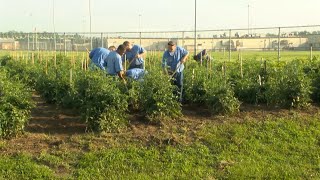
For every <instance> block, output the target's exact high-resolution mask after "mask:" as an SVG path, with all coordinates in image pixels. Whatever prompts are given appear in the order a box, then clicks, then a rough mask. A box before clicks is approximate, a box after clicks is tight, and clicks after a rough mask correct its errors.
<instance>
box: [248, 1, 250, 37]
mask: <svg viewBox="0 0 320 180" xmlns="http://www.w3.org/2000/svg"><path fill="white" fill-rule="evenodd" d="M249 34H250V5H249V4H248V36H249Z"/></svg>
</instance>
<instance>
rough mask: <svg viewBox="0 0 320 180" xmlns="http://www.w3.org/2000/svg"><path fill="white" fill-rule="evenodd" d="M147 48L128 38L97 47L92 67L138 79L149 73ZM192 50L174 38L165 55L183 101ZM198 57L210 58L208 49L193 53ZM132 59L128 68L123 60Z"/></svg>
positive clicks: (165, 65) (164, 63)
mask: <svg viewBox="0 0 320 180" xmlns="http://www.w3.org/2000/svg"><path fill="white" fill-rule="evenodd" d="M145 55H146V50H145V49H144V48H143V47H141V46H140V45H133V44H131V43H130V42H129V41H125V42H124V43H123V44H121V45H119V46H118V47H117V48H116V47H115V46H110V47H109V48H108V49H105V48H95V49H93V50H92V51H91V52H90V53H89V58H90V59H91V63H90V69H91V70H95V69H101V70H104V71H106V73H107V74H108V75H110V76H114V77H117V76H118V77H119V78H120V79H121V80H123V81H124V82H126V79H125V77H129V78H132V79H134V80H138V79H141V78H143V76H144V75H145V74H146V71H145V69H144V56H145ZM188 55H189V52H188V51H187V50H186V49H184V48H183V47H180V46H177V45H176V44H175V43H174V42H173V41H169V42H168V44H167V50H166V51H165V52H164V54H163V57H162V68H163V72H164V73H165V74H167V75H170V76H171V77H172V83H173V84H174V85H176V86H177V87H178V91H177V93H178V95H179V100H180V101H182V91H183V70H184V63H185V62H186V61H187V58H188ZM193 58H194V59H195V60H197V61H200V60H201V61H202V60H204V59H206V60H210V57H209V56H208V55H207V52H206V50H203V51H201V52H200V53H199V54H197V55H195V56H194V57H193ZM126 61H128V64H129V65H128V69H127V70H126V69H124V68H123V65H122V64H123V63H125V62H126Z"/></svg>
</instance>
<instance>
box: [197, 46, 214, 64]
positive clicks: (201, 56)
mask: <svg viewBox="0 0 320 180" xmlns="http://www.w3.org/2000/svg"><path fill="white" fill-rule="evenodd" d="M193 59H194V60H196V61H198V62H200V61H201V60H202V61H205V60H207V61H210V60H211V57H210V56H209V55H208V53H207V50H206V49H204V50H202V51H201V52H199V53H198V54H197V55H194V56H193Z"/></svg>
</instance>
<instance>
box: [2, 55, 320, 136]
mask: <svg viewBox="0 0 320 180" xmlns="http://www.w3.org/2000/svg"><path fill="white" fill-rule="evenodd" d="M151 59H152V61H156V62H150V63H149V69H148V70H149V73H148V75H147V76H145V78H144V80H143V81H128V83H127V84H123V83H122V82H120V81H118V80H117V78H115V79H114V78H112V77H106V76H105V74H104V73H103V72H100V71H84V70H83V63H81V61H75V62H73V63H72V61H71V59H70V58H68V57H64V56H58V57H57V62H56V64H57V66H54V63H53V60H47V61H42V62H41V61H37V63H35V64H27V63H25V62H21V61H15V60H11V61H9V62H7V61H2V63H3V64H5V65H6V66H7V67H8V71H9V72H10V75H11V76H12V78H17V79H19V80H22V81H24V82H25V83H27V84H28V85H29V86H30V87H32V88H34V89H35V90H36V91H37V92H39V93H40V94H41V95H42V97H44V98H45V99H46V100H47V101H48V102H51V103H56V104H58V105H60V106H62V107H68V108H74V109H77V110H79V111H80V112H81V114H82V117H83V119H84V120H85V121H86V122H87V124H88V126H89V127H90V128H91V129H94V130H99V131H113V130H115V129H118V128H119V127H125V125H126V124H128V123H129V122H128V120H127V119H128V118H127V115H128V114H130V113H133V112H136V111H138V112H140V113H142V114H143V115H144V116H145V117H146V119H147V120H148V121H152V122H160V121H162V120H165V119H174V118H177V117H179V116H181V104H180V103H179V102H178V101H177V99H178V98H177V97H175V95H173V94H174V93H172V92H173V91H174V90H175V87H174V86H172V85H171V84H170V79H169V78H168V77H167V76H166V75H163V74H162V73H161V68H160V67H161V66H160V62H158V61H157V60H156V56H154V57H151ZM149 60H150V59H149ZM29 63H30V62H29ZM206 65H210V67H206ZM241 66H242V63H240V62H219V61H215V60H214V61H213V62H212V64H205V65H204V66H200V65H199V64H198V63H197V62H195V61H189V62H188V64H187V68H186V70H185V84H184V92H185V93H184V99H185V101H186V103H190V104H199V105H201V107H203V106H205V107H206V108H207V109H208V110H209V112H211V113H212V114H232V113H235V112H238V111H239V108H240V104H241V103H242V102H244V103H250V104H267V105H269V106H278V107H285V108H304V107H308V105H309V104H310V103H312V102H319V100H320V83H319V80H320V73H319V71H318V69H319V63H318V61H317V60H313V61H306V60H292V61H287V62H283V61H282V62H274V61H260V63H259V62H258V61H256V60H254V59H252V60H247V61H246V62H245V63H243V66H242V67H241ZM240 69H242V71H241V70H240Z"/></svg>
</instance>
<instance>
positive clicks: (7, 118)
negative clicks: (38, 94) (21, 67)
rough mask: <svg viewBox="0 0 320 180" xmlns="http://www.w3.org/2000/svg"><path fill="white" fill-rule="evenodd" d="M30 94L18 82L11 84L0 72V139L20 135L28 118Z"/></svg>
mask: <svg viewBox="0 0 320 180" xmlns="http://www.w3.org/2000/svg"><path fill="white" fill-rule="evenodd" d="M32 107H33V103H32V100H31V93H30V92H29V91H27V89H26V88H25V86H24V85H23V84H22V83H20V82H12V81H10V80H9V79H8V78H7V77H6V72H5V71H2V70H1V71H0V137H10V136H14V135H16V134H18V133H21V132H22V131H23V129H24V126H25V124H26V123H27V122H28V120H29V118H30V112H31V108H32Z"/></svg>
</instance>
